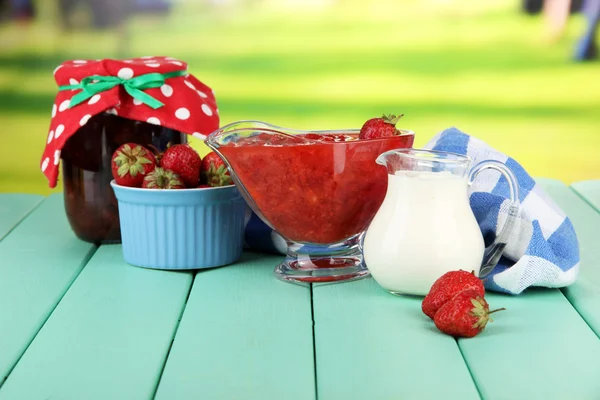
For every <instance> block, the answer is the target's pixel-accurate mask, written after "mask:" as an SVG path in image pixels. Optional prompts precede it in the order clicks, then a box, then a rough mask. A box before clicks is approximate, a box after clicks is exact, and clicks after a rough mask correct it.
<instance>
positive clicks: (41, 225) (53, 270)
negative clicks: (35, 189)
mask: <svg viewBox="0 0 600 400" xmlns="http://www.w3.org/2000/svg"><path fill="white" fill-rule="evenodd" d="M25 201H30V200H24V202H25ZM30 205H31V202H30ZM63 210H64V208H63V200H62V195H53V196H51V197H49V198H47V199H46V200H44V201H43V202H42V203H41V204H40V205H39V206H38V207H37V208H36V209H35V210H34V211H33V212H32V213H31V214H29V216H27V217H26V218H25V219H24V220H23V221H22V222H21V223H20V224H19V225H18V226H17V227H16V228H15V229H14V230H13V231H12V232H11V233H10V234H8V235H7V236H6V237H5V238H4V240H2V241H1V242H0V386H1V385H2V382H3V381H4V379H5V378H6V376H7V375H8V374H9V373H10V371H11V369H12V368H13V366H14V365H15V364H16V362H17V361H18V360H19V357H21V355H22V354H23V352H24V351H25V349H26V348H27V346H28V345H29V343H30V342H31V340H32V339H33V338H34V336H35V335H36V334H37V332H38V331H39V329H40V327H41V326H42V325H43V324H44V321H46V319H47V318H48V316H49V315H50V313H51V312H52V310H53V309H54V307H55V306H56V304H57V303H58V302H59V301H60V299H61V298H62V296H63V294H64V293H65V291H66V290H67V289H68V288H69V286H70V285H71V283H72V282H73V280H74V279H75V277H77V275H78V274H79V272H80V271H81V269H82V268H83V266H84V265H85V263H86V262H87V260H88V259H89V257H90V256H91V254H93V252H94V250H95V249H96V247H95V246H94V245H92V244H89V243H85V242H82V241H80V240H79V239H77V238H76V237H75V235H74V234H73V233H72V231H71V228H70V226H69V224H68V221H67V218H66V215H65V213H64V211H63Z"/></svg>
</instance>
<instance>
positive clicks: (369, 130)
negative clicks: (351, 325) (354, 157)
mask: <svg viewBox="0 0 600 400" xmlns="http://www.w3.org/2000/svg"><path fill="white" fill-rule="evenodd" d="M403 116H404V114H400V115H398V116H396V115H393V114H391V115H385V114H384V115H382V116H381V117H378V118H371V119H370V120H368V121H367V122H365V123H364V124H363V126H362V127H361V128H360V133H359V134H358V138H359V139H377V138H382V137H390V136H396V135H400V134H401V132H400V131H399V130H398V129H396V124H397V123H398V121H399V120H400V118H402V117H403Z"/></svg>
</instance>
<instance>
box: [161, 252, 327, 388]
mask: <svg viewBox="0 0 600 400" xmlns="http://www.w3.org/2000/svg"><path fill="white" fill-rule="evenodd" d="M280 260H281V257H279V256H267V255H259V254H251V253H246V254H244V256H243V259H242V260H241V261H240V262H239V263H238V264H236V265H232V266H227V267H224V268H219V269H213V270H206V271H202V272H199V273H198V274H197V275H196V278H195V281H194V286H193V288H192V292H191V293H190V297H189V300H188V304H187V307H186V310H185V313H184V315H183V317H182V320H181V324H180V326H179V330H178V331H177V336H176V338H175V341H174V343H173V347H172V350H171V353H170V356H169V359H168V361H167V364H166V366H165V370H164V373H163V376H162V379H161V382H160V385H159V387H158V391H157V393H156V399H157V400H161V399H165V400H178V399H244V400H252V399H260V400H263V399H286V400H295V399H314V398H315V386H314V360H313V342H312V319H311V305H310V288H309V287H307V286H299V285H294V284H290V283H284V282H280V281H278V280H277V279H276V278H275V277H274V276H273V268H274V267H275V265H276V264H277V263H278V262H280Z"/></svg>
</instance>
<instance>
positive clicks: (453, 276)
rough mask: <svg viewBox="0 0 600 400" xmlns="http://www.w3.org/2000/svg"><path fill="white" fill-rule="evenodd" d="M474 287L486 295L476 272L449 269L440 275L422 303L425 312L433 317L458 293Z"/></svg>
mask: <svg viewBox="0 0 600 400" xmlns="http://www.w3.org/2000/svg"><path fill="white" fill-rule="evenodd" d="M468 289H472V290H475V291H476V292H477V294H478V295H479V296H481V297H483V296H484V295H485V288H484V286H483V282H482V281H481V279H479V278H478V277H477V276H475V273H474V272H467V271H463V270H457V271H449V272H446V273H445V274H444V275H442V276H441V277H439V278H438V279H437V280H436V281H435V282H434V283H433V285H432V286H431V289H429V293H427V296H425V298H424V299H423V302H422V303H421V309H422V310H423V313H425V315H427V316H428V317H429V318H431V319H433V318H434V316H435V313H436V312H437V310H438V309H439V308H440V307H441V306H443V305H444V304H445V303H446V302H447V301H448V300H450V299H452V298H453V297H454V296H456V295H457V294H458V293H460V292H462V291H464V290H468Z"/></svg>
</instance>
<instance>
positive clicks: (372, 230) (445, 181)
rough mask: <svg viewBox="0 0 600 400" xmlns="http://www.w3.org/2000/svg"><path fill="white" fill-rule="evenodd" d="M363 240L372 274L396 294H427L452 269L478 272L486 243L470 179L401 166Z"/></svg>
mask: <svg viewBox="0 0 600 400" xmlns="http://www.w3.org/2000/svg"><path fill="white" fill-rule="evenodd" d="M387 190H388V191H387V194H386V197H385V200H384V201H383V203H382V205H381V207H380V209H379V211H378V213H377V214H376V215H375V217H374V219H373V221H372V222H371V224H370V226H369V228H368V230H367V233H366V236H365V241H364V257H365V262H366V265H367V268H368V269H369V271H370V272H371V274H372V276H373V278H375V280H376V281H377V283H379V285H381V286H382V287H383V288H384V289H386V290H388V291H389V292H391V293H393V294H412V295H426V294H427V292H428V291H429V289H430V288H431V285H432V284H433V282H434V281H435V280H436V279H437V278H439V277H440V276H441V275H443V274H444V273H445V272H447V271H450V270H457V269H463V270H466V271H475V274H478V272H479V268H480V267H481V261H482V258H483V254H484V250H485V245H484V240H483V237H482V234H481V231H480V229H479V225H478V224H477V221H476V219H475V216H474V215H473V211H472V210H471V208H470V206H469V199H468V187H467V178H466V177H462V176H458V175H455V174H453V173H451V172H449V171H442V172H431V171H410V170H399V171H395V173H394V174H389V175H388V189H387Z"/></svg>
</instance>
